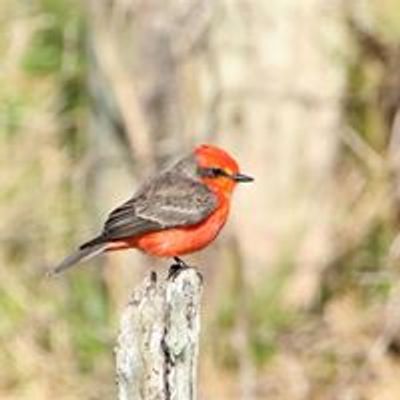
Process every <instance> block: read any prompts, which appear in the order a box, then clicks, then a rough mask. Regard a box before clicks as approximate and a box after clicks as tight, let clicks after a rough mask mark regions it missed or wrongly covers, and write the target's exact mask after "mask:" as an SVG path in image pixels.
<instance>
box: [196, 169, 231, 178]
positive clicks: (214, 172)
mask: <svg viewBox="0 0 400 400" xmlns="http://www.w3.org/2000/svg"><path fill="white" fill-rule="evenodd" d="M200 175H201V176H203V177H205V178H217V177H219V176H229V174H228V173H227V172H226V171H224V170H223V169H222V168H218V167H211V168H200Z"/></svg>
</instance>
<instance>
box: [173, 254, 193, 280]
mask: <svg viewBox="0 0 400 400" xmlns="http://www.w3.org/2000/svg"><path fill="white" fill-rule="evenodd" d="M174 261H175V262H174V264H172V265H171V266H170V267H169V272H168V278H169V279H170V278H172V279H173V278H175V276H176V275H177V273H178V272H179V271H181V270H183V269H186V268H189V265H187V264H186V263H185V261H183V260H182V259H181V258H179V257H174Z"/></svg>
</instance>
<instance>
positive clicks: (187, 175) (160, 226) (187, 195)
mask: <svg viewBox="0 0 400 400" xmlns="http://www.w3.org/2000/svg"><path fill="white" fill-rule="evenodd" d="M252 180H253V178H251V177H249V176H246V175H243V174H241V173H240V172H239V166H238V164H237V162H236V161H235V160H234V159H233V158H232V157H231V156H230V155H229V154H228V153H227V152H226V151H224V150H222V149H220V148H218V147H215V146H211V145H201V146H199V147H197V148H195V149H194V151H193V152H192V153H190V154H189V155H188V156H186V157H184V158H182V159H181V160H179V161H178V162H177V163H175V164H174V165H172V166H171V167H170V168H168V169H166V170H165V171H164V172H161V173H160V174H158V175H155V176H154V177H152V178H151V179H149V180H148V181H147V182H145V183H144V184H143V185H142V186H141V188H139V190H138V191H137V193H136V194H135V195H134V196H133V197H132V198H131V199H129V200H128V201H127V202H125V203H124V204H122V205H121V206H120V207H118V208H116V209H115V210H113V211H112V212H111V213H110V215H109V216H108V219H107V220H106V222H105V224H104V228H103V231H102V232H101V233H100V235H99V236H97V237H96V238H94V239H92V240H90V241H88V242H86V243H84V244H83V245H81V246H80V247H79V249H78V250H77V251H76V252H75V253H73V254H72V255H70V256H68V257H67V258H65V259H64V260H63V261H62V262H61V263H60V264H59V265H58V266H56V267H55V268H54V269H53V270H52V271H51V273H52V274H56V273H59V272H61V271H63V270H65V269H67V268H70V267H72V266H73V265H75V264H76V263H78V262H80V261H85V260H88V259H90V258H92V257H94V256H97V255H99V254H101V253H104V252H108V251H114V250H121V249H129V248H135V249H139V250H141V251H143V252H145V253H147V254H150V255H153V256H156V257H174V258H175V261H177V262H178V264H179V265H181V266H182V265H185V264H184V262H183V261H182V260H180V258H179V256H181V255H184V254H188V253H192V252H194V251H197V250H200V249H202V248H204V247H205V246H207V245H208V244H210V243H211V242H212V241H213V240H214V239H215V238H216V236H217V235H218V233H219V231H220V230H221V228H222V227H223V226H224V224H225V222H226V220H227V217H228V213H229V206H230V201H231V195H232V192H233V189H234V188H235V186H236V184H237V183H238V182H251V181H252Z"/></svg>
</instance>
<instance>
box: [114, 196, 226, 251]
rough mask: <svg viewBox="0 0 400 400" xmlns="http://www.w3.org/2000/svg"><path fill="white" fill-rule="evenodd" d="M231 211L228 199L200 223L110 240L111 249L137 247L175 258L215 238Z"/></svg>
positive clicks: (199, 247)
mask: <svg viewBox="0 0 400 400" xmlns="http://www.w3.org/2000/svg"><path fill="white" fill-rule="evenodd" d="M228 212H229V205H228V202H224V204H222V205H221V206H220V207H219V208H218V209H217V210H216V211H214V212H213V213H212V214H211V215H210V216H209V217H208V218H207V219H205V220H204V221H203V222H201V223H199V224H196V225H191V226H187V227H183V228H172V229H166V230H163V231H159V232H151V233H146V234H144V235H142V236H139V237H133V238H126V239H123V240H118V241H114V242H112V243H110V245H109V247H108V249H107V250H108V251H113V250H120V249H126V248H137V249H139V250H142V251H143V252H145V253H147V254H150V255H153V256H157V257H173V256H180V255H184V254H188V253H193V252H195V251H197V250H201V249H202V248H204V247H206V246H207V245H208V244H209V243H211V242H212V241H213V240H214V239H215V237H216V236H217V235H218V233H219V231H220V230H221V229H222V227H223V226H224V224H225V222H226V219H227V217H228Z"/></svg>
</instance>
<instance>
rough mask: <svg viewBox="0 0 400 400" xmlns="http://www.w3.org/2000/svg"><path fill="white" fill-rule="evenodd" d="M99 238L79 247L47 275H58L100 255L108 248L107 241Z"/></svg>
mask: <svg viewBox="0 0 400 400" xmlns="http://www.w3.org/2000/svg"><path fill="white" fill-rule="evenodd" d="M97 239H98V238H96V239H93V240H91V241H90V242H87V243H85V244H83V245H82V246H80V247H79V249H78V250H77V251H76V252H75V253H73V254H71V255H69V256H68V257H66V258H65V259H64V260H63V261H62V262H61V263H60V264H58V265H57V266H56V267H55V268H53V269H51V270H50V271H48V272H47V276H54V275H57V274H59V273H61V272H63V271H65V270H67V269H69V268H71V267H73V266H74V265H76V264H77V263H79V262H83V261H87V260H90V259H91V258H93V257H96V256H98V255H99V254H101V253H103V252H104V251H105V250H106V246H107V244H106V243H103V242H100V243H99V242H98V241H97Z"/></svg>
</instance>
